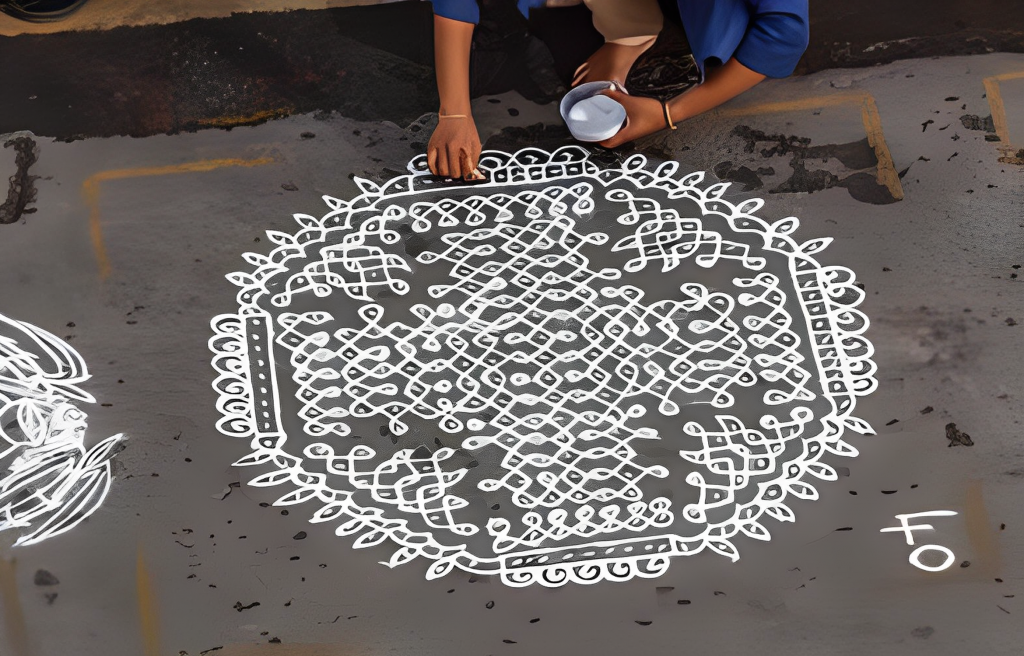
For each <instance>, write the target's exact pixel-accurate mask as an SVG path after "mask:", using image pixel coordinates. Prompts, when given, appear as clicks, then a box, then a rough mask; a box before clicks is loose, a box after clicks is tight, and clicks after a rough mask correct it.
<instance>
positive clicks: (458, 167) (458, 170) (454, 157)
mask: <svg viewBox="0 0 1024 656" xmlns="http://www.w3.org/2000/svg"><path fill="white" fill-rule="evenodd" d="M461 153H462V148H460V147H459V146H458V145H456V144H448V177H449V178H453V179H454V178H461V177H462V156H461Z"/></svg>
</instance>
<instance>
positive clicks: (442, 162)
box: [437, 148, 448, 177]
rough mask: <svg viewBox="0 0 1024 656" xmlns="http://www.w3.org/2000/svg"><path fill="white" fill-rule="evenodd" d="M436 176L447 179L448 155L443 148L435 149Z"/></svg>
mask: <svg viewBox="0 0 1024 656" xmlns="http://www.w3.org/2000/svg"><path fill="white" fill-rule="evenodd" d="M437 175H440V176H444V177H448V153H447V151H445V149H444V148H438V149H437Z"/></svg>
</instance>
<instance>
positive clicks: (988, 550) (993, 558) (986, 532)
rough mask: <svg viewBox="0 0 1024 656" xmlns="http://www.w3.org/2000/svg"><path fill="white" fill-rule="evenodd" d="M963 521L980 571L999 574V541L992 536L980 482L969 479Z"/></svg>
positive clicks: (987, 575) (993, 574)
mask: <svg viewBox="0 0 1024 656" xmlns="http://www.w3.org/2000/svg"><path fill="white" fill-rule="evenodd" d="M964 523H965V524H966V525H967V537H968V538H969V539H970V541H971V548H972V549H973V550H974V555H975V559H976V561H978V563H977V564H978V565H980V571H981V572H982V573H983V574H984V575H985V576H986V577H987V578H992V577H994V576H996V575H998V574H999V570H1000V568H1001V565H1002V563H1001V558H1000V553H999V543H998V541H996V540H995V538H994V537H993V530H992V523H991V521H990V520H989V517H988V510H987V509H986V508H985V494H984V487H983V486H982V482H981V481H978V480H974V481H971V482H970V483H969V484H968V486H967V498H966V499H965V500H964Z"/></svg>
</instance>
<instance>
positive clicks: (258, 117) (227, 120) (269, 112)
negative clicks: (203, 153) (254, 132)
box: [196, 107, 295, 128]
mask: <svg viewBox="0 0 1024 656" xmlns="http://www.w3.org/2000/svg"><path fill="white" fill-rule="evenodd" d="M294 111H295V108H293V107H280V108H278V109H264V110H263V111H259V112H256V113H255V114H249V115H248V116H218V117H216V118H201V119H199V120H198V121H196V123H198V124H199V125H203V126H206V127H212V128H230V127H233V126H236V125H247V124H249V123H258V122H260V121H267V120H270V119H272V118H278V117H281V116H287V115H289V114H291V113H293V112H294Z"/></svg>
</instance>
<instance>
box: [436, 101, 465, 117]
mask: <svg viewBox="0 0 1024 656" xmlns="http://www.w3.org/2000/svg"><path fill="white" fill-rule="evenodd" d="M437 113H438V115H439V116H465V117H469V118H472V117H473V107H472V106H471V105H470V104H469V103H468V102H466V103H451V104H448V103H441V106H440V107H439V108H438V110H437Z"/></svg>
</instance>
